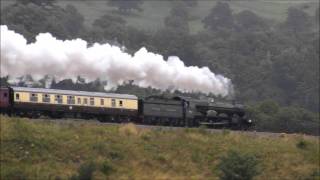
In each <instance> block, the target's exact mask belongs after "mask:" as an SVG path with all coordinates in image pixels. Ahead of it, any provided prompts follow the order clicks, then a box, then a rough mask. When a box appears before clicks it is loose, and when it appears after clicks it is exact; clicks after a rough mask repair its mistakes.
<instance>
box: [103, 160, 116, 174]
mask: <svg viewBox="0 0 320 180" xmlns="http://www.w3.org/2000/svg"><path fill="white" fill-rule="evenodd" d="M100 170H101V172H102V173H104V174H105V175H107V176H108V175H110V174H111V173H112V172H113V171H114V169H113V167H112V165H111V163H110V162H109V161H103V163H102V164H101V167H100Z"/></svg>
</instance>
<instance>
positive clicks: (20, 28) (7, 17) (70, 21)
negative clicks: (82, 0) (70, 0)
mask: <svg viewBox="0 0 320 180" xmlns="http://www.w3.org/2000/svg"><path fill="white" fill-rule="evenodd" d="M83 21H84V18H83V17H82V15H81V14H80V13H79V12H78V11H77V9H76V8H75V7H73V6H71V5H68V6H67V7H66V8H65V9H64V8H61V7H59V6H55V5H50V6H40V5H37V4H33V3H27V4H25V5H24V4H20V3H17V4H13V5H11V6H9V7H7V8H6V9H4V10H3V11H2V12H1V24H5V25H7V26H8V27H9V29H12V30H15V31H17V32H19V33H22V34H23V35H24V36H25V37H26V38H27V40H28V41H32V40H34V38H35V36H36V35H38V33H41V32H50V33H51V34H52V35H53V36H55V37H57V38H59V39H66V38H74V37H79V35H80V34H81V33H82V31H83V30H84V27H83Z"/></svg>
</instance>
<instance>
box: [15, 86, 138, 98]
mask: <svg viewBox="0 0 320 180" xmlns="http://www.w3.org/2000/svg"><path fill="white" fill-rule="evenodd" d="M12 89H13V90H14V91H22V92H34V93H44V94H63V95H73V96H91V97H107V98H120V99H138V98H137V96H135V95H130V94H115V93H103V92H88V91H72V90H60V89H45V88H29V87H12Z"/></svg>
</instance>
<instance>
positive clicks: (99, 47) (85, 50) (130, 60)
mask: <svg viewBox="0 0 320 180" xmlns="http://www.w3.org/2000/svg"><path fill="white" fill-rule="evenodd" d="M26 74H31V75H32V76H33V77H43V76H44V75H52V76H55V77H57V78H58V79H59V78H60V79H63V78H75V77H77V76H78V75H80V76H82V77H86V78H88V79H95V78H98V77H99V78H101V79H104V80H107V81H108V85H109V86H112V87H116V86H117V85H120V84H122V83H124V82H128V81H131V80H133V84H136V85H138V86H141V87H153V88H157V89H161V90H166V89H170V90H180V91H183V92H203V93H213V94H215V95H222V96H226V95H228V93H229V92H231V91H232V88H231V87H232V85H231V81H230V80H229V79H228V78H226V77H224V76H222V75H216V74H214V73H213V72H211V71H210V70H209V68H207V67H202V68H199V67H196V66H189V67H186V66H185V65H184V63H183V62H182V61H181V60H180V59H179V57H176V56H171V57H169V58H168V60H165V59H164V58H163V56H161V55H159V54H155V53H152V52H148V51H147V49H146V48H144V47H143V48H141V49H140V50H139V51H137V52H136V53H135V54H134V55H130V54H128V53H125V52H123V51H122V50H121V49H120V48H119V47H116V46H111V45H109V44H98V43H95V44H93V45H92V46H90V47H89V46H88V43H87V42H86V41H84V40H82V39H73V40H65V41H63V40H59V39H56V38H55V37H53V36H52V35H51V34H49V33H42V34H39V35H38V36H37V37H36V41H35V42H33V43H29V44H28V43H27V40H26V39H25V38H24V37H23V36H22V35H20V34H18V33H15V32H14V31H11V30H9V29H8V28H7V26H5V25H1V76H4V75H10V76H13V77H18V76H22V75H26Z"/></svg>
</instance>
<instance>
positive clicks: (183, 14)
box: [164, 2, 189, 33]
mask: <svg viewBox="0 0 320 180" xmlns="http://www.w3.org/2000/svg"><path fill="white" fill-rule="evenodd" d="M188 18H189V14H188V9H187V7H186V5H185V4H184V3H181V2H180V3H178V2H177V3H175V4H174V6H173V7H172V9H171V10H170V15H169V16H167V17H166V18H165V19H164V24H165V26H166V27H167V28H173V29H174V30H176V31H179V32H183V33H189V24H188Z"/></svg>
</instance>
